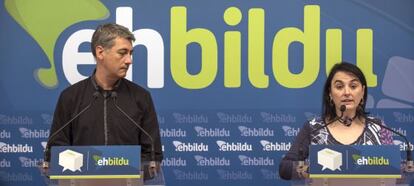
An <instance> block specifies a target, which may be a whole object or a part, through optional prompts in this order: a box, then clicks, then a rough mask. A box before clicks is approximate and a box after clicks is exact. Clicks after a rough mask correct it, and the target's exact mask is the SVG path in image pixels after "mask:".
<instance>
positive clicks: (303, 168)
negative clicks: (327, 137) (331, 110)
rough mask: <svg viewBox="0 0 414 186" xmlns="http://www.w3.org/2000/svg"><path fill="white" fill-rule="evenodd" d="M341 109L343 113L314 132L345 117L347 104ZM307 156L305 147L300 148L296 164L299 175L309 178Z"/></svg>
mask: <svg viewBox="0 0 414 186" xmlns="http://www.w3.org/2000/svg"><path fill="white" fill-rule="evenodd" d="M339 110H340V111H341V115H340V116H339V117H338V116H337V117H336V118H335V119H334V120H332V121H330V122H328V123H326V124H325V125H323V126H320V127H318V128H316V129H314V130H313V132H315V131H318V130H320V129H322V128H324V127H327V126H329V125H330V124H332V123H333V122H335V121H338V120H340V119H341V118H342V117H343V115H344V112H345V110H346V106H345V105H341V107H340V108H339ZM305 158H306V157H305V155H304V150H303V148H299V152H298V165H297V166H296V172H297V173H298V175H299V177H301V178H307V177H308V173H307V171H308V167H309V166H308V165H306V164H305Z"/></svg>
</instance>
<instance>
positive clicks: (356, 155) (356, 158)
mask: <svg viewBox="0 0 414 186" xmlns="http://www.w3.org/2000/svg"><path fill="white" fill-rule="evenodd" d="M359 158H361V155H359V154H352V159H354V161H356V160H358V159H359Z"/></svg>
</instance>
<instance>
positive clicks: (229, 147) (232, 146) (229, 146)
mask: <svg viewBox="0 0 414 186" xmlns="http://www.w3.org/2000/svg"><path fill="white" fill-rule="evenodd" d="M216 143H217V145H218V147H219V151H252V150H253V147H252V145H251V144H248V143H247V142H244V143H241V142H231V143H228V142H225V141H221V140H217V141H216Z"/></svg>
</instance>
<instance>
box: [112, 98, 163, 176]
mask: <svg viewBox="0 0 414 186" xmlns="http://www.w3.org/2000/svg"><path fill="white" fill-rule="evenodd" d="M111 97H112V99H113V101H114V105H115V107H116V108H117V109H118V110H119V111H120V112H121V113H122V114H123V115H124V116H125V117H127V118H128V120H129V121H131V122H132V123H133V124H134V125H135V126H136V127H137V128H138V129H139V130H141V132H142V133H144V134H145V135H146V136H147V137H148V138H149V139H150V141H151V161H150V162H149V165H148V169H149V176H150V177H151V178H152V177H154V176H156V175H157V163H156V162H155V150H154V140H153V139H152V137H151V135H150V134H149V133H148V132H147V131H145V130H144V129H143V128H142V127H141V126H139V125H138V123H137V122H135V121H134V120H133V119H132V118H131V117H130V116H129V115H128V114H127V113H126V112H125V111H124V110H122V109H121V107H119V106H118V104H117V100H116V99H117V98H118V95H117V93H116V92H111Z"/></svg>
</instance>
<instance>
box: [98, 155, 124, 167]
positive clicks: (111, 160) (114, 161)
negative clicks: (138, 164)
mask: <svg viewBox="0 0 414 186" xmlns="http://www.w3.org/2000/svg"><path fill="white" fill-rule="evenodd" d="M92 159H93V160H95V165H97V166H128V165H129V159H126V158H124V157H102V156H98V155H93V156H92Z"/></svg>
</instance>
